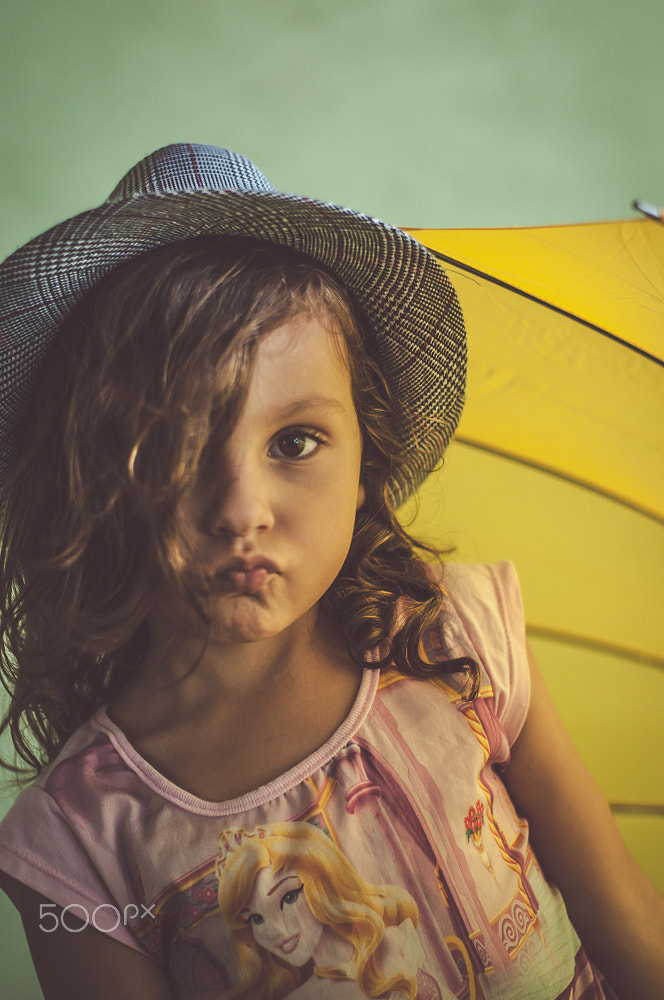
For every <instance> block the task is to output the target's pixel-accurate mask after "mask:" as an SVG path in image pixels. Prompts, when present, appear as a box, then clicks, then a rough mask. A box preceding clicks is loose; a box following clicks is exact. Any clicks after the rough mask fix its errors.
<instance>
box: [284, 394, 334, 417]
mask: <svg viewBox="0 0 664 1000" xmlns="http://www.w3.org/2000/svg"><path fill="white" fill-rule="evenodd" d="M302 410H330V411H333V412H336V413H343V414H345V413H346V412H347V410H346V407H345V406H344V405H343V403H342V402H340V401H339V400H338V399H336V398H335V397H334V396H302V397H301V398H300V399H296V400H295V402H293V403H291V405H290V406H285V407H284V409H283V410H280V411H279V415H280V416H282V417H293V416H296V415H297V414H298V413H300V412H301V411H302Z"/></svg>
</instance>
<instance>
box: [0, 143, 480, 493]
mask: <svg viewBox="0 0 664 1000" xmlns="http://www.w3.org/2000/svg"><path fill="white" fill-rule="evenodd" d="M211 234H212V235H224V236H248V237H253V238H254V239H258V240H264V241H267V242H270V243H276V244H279V245H281V246H286V247H290V248H292V249H294V250H298V251H300V252H301V253H303V254H306V255H307V256H308V257H311V258H313V259H314V260H316V261H319V262H320V263H321V264H323V265H324V266H325V267H326V268H328V270H330V271H331V272H332V273H333V274H335V275H336V276H337V277H338V278H339V280H340V281H341V282H342V283H343V284H344V285H345V286H346V287H347V288H348V289H349V290H350V291H351V293H352V294H353V295H354V296H355V297H356V299H357V300H358V302H359V303H360V305H361V307H362V308H363V310H364V314H365V317H366V319H367V320H368V322H369V324H370V325H371V327H372V329H373V332H374V334H375V337H376V342H377V346H378V352H379V357H380V362H381V365H382V368H383V372H384V374H385V377H386V379H387V381H388V382H389V384H390V385H391V387H392V389H393V391H394V392H395V394H396V396H397V397H398V398H399V399H400V401H401V403H402V405H403V407H404V410H405V412H406V414H407V415H408V418H409V419H408V420H407V421H406V426H404V428H403V435H404V445H405V453H406V462H407V466H408V469H407V470H405V474H404V473H403V472H402V473H401V474H400V475H398V476H397V477H396V478H395V481H394V483H393V490H392V492H393V497H394V499H395V500H396V501H397V502H400V501H402V500H403V499H405V497H406V495H407V493H408V491H409V490H410V489H411V488H412V486H413V485H415V484H419V483H420V482H421V481H422V480H423V479H424V478H425V476H426V475H428V473H429V472H431V471H432V469H433V468H434V466H435V465H436V464H437V462H438V461H439V459H440V457H441V455H442V453H443V451H444V449H445V447H446V446H447V444H448V442H449V440H450V438H451V437H452V435H453V433H454V431H455V429H456V426H457V423H458V420H459V417H460V415H461V410H462V407H463V401H464V391H465V381H466V338H465V330H464V324H463V317H462V315H461V310H460V307H459V303H458V301H457V297H456V294H455V292H454V289H453V287H452V285H451V283H450V281H449V279H448V277H447V275H446V274H445V272H444V271H443V269H442V268H441V266H440V264H439V263H438V262H437V261H436V259H435V258H434V257H433V256H432V255H431V254H430V253H429V252H428V251H427V250H426V249H425V248H424V247H423V246H422V245H421V244H419V243H417V242H416V241H415V240H413V239H412V238H411V237H409V236H407V235H406V234H405V233H403V232H401V230H399V229H395V228H393V227H391V226H387V225H385V223H383V222H380V221H379V220H376V219H371V218H369V217H367V216H364V215H361V214H359V213H357V212H353V211H351V210H350V209H345V208H341V207H339V206H336V205H328V204H325V203H323V202H318V201H313V200H310V199H305V198H300V197H297V196H294V195H285V194H280V193H278V192H276V191H275V190H274V189H273V188H272V186H271V185H270V183H269V181H267V179H266V178H265V177H264V176H263V174H261V173H260V171H258V170H257V168H256V167H255V166H254V165H253V164H252V163H251V162H250V161H249V160H247V159H245V158H244V157H241V156H238V155H237V154H234V153H231V152H229V151H228V150H224V149H217V148H216V147H211V146H197V145H178V146H168V147H166V148H165V149H162V150H158V151H157V152H156V153H154V154H152V155H151V156H148V157H146V159H145V160H143V161H141V163H139V164H138V165H137V166H136V167H134V168H133V169H132V170H131V171H130V172H129V173H128V174H127V175H126V177H125V178H123V180H122V181H121V182H120V184H119V185H118V187H117V188H116V189H115V191H114V192H113V194H112V195H111V197H110V198H109V199H108V201H106V202H105V203H104V204H103V205H101V206H100V207H99V208H95V209H92V210H91V211H88V212H83V213H82V214H81V215H77V216H75V217H74V218H72V219H69V220H67V221H66V222H63V223H61V224H60V225H58V226H55V227H54V228H53V229H50V230H48V232H46V233H43V234H42V235H41V236H38V237H36V238H35V239H34V240H31V241H30V242H29V243H27V244H26V245H25V246H24V247H21V248H20V249H19V250H17V251H16V252H15V253H14V254H12V255H11V256H10V257H9V258H7V260H5V261H4V262H3V263H2V264H0V488H1V486H2V484H3V483H4V482H5V481H6V479H7V475H8V473H9V471H10V469H11V467H12V465H13V463H14V462H15V461H16V458H17V454H18V449H19V448H20V427H21V422H22V419H23V417H24V415H25V412H26V410H27V408H28V407H29V405H30V399H31V389H32V385H33V381H34V378H35V375H36V372H37V370H38V368H39V365H40V363H41V361H42V359H43V357H44V354H45V352H46V350H47V348H48V345H49V343H50V342H51V339H52V338H53V337H54V336H55V334H56V332H57V330H58V328H59V327H60V325H61V323H62V321H63V320H64V318H65V317H66V316H67V315H68V314H69V313H70V311H71V310H72V308H73V307H74V306H75V305H76V304H77V303H78V302H79V300H80V299H81V298H82V297H83V295H84V294H85V293H86V292H87V291H88V290H89V289H90V288H91V287H92V286H93V285H94V284H95V282H97V281H98V280H99V279H100V278H101V277H103V276H104V275H105V274H107V273H108V272H109V271H111V270H113V269H114V268H115V267H117V266H118V265H119V264H122V263H123V262H124V261H126V260H128V259H130V258H132V257H136V256H138V255H139V254H141V253H144V252H145V251H147V250H151V249H153V248H154V247H157V246H161V245H163V244H166V243H174V242H177V241H179V240H186V239H190V238H192V237H195V236H200V235H211ZM408 473H410V474H408Z"/></svg>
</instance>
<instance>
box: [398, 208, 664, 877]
mask: <svg viewBox="0 0 664 1000" xmlns="http://www.w3.org/2000/svg"><path fill="white" fill-rule="evenodd" d="M408 231H409V232H410V233H411V234H412V235H413V236H414V237H415V238H416V239H418V240H420V241H421V242H422V243H424V244H425V245H426V246H428V247H429V248H430V249H431V250H433V251H434V252H435V253H436V254H437V255H438V256H439V257H440V258H441V259H442V260H443V261H444V262H445V264H446V266H447V268H448V270H449V272H450V274H451V276H452V279H453V281H454V284H455V287H456V289H457V291H458V294H459V298H460V300H461V305H462V307H463V310H464V314H465V316H466V322H467V327H468V336H469V386H468V402H467V407H466V410H465V412H464V415H463V417H462V420H461V424H460V427H459V432H458V435H457V438H456V441H455V442H454V443H453V445H452V446H451V447H450V449H449V451H448V454H447V457H446V460H445V469H444V472H442V471H437V472H435V473H434V474H433V475H432V476H431V477H429V479H428V480H427V482H426V483H425V484H424V486H423V487H422V489H421V491H420V494H419V501H418V502H419V509H418V511H417V513H416V515H415V520H414V522H413V531H414V532H415V533H416V534H420V535H424V536H426V537H428V538H430V539H433V540H435V541H437V542H438V543H439V544H443V545H455V546H456V551H455V553H454V556H453V558H455V559H461V560H465V561H490V560H493V559H501V558H511V559H513V561H514V562H515V563H516V566H517V569H518V571H519V575H520V578H521V582H522V588H523V592H524V601H525V607H526V619H527V627H528V633H529V638H530V640H531V644H532V646H533V648H534V650H535V653H536V655H537V657H538V659H539V661H540V664H541V666H542V670H543V672H544V674H545V676H546V679H547V682H548V685H549V688H550V690H551V692H552V694H553V696H554V698H555V699H556V701H557V703H558V707H559V709H560V712H561V715H562V716H563V719H564V720H565V722H566V724H567V726H568V729H569V730H570V732H571V734H572V736H573V738H574V740H575V742H576V744H577V746H578V748H579V750H580V751H581V753H582V755H583V757H584V758H585V760H586V762H587V763H588V765H589V767H590V768H591V770H592V771H593V773H594V774H595V777H596V779H597V780H598V782H599V784H600V786H601V787H602V789H603V791H604V793H605V795H606V796H607V798H608V799H609V801H610V803H611V805H612V808H613V810H614V814H615V815H616V818H617V820H618V822H619V824H620V826H621V829H622V832H623V836H624V837H625V839H626V841H627V843H628V845H629V847H630V849H631V850H632V853H633V854H634V855H635V857H636V858H637V860H639V861H640V863H641V864H642V866H643V867H644V868H645V869H646V871H647V872H648V874H649V875H650V877H651V878H652V879H653V881H655V882H656V883H657V884H658V885H659V887H660V888H661V889H663V890H664V862H663V861H662V859H661V845H662V844H663V843H664V773H663V770H664V769H663V768H662V764H664V727H663V726H662V723H661V719H660V716H661V710H662V707H663V706H664V615H663V614H662V611H661V607H660V606H661V599H662V583H663V582H664V532H663V531H662V525H663V524H664V226H663V225H661V224H660V223H658V222H655V221H649V220H647V219H634V220H630V221H623V222H610V223H597V224H590V225H580V226H555V227H545V228H530V229H494V230H477V229H474V230H422V229H418V230H408ZM414 509H415V508H414V505H412V504H411V505H409V507H407V508H406V509H405V512H404V513H405V516H407V517H409V518H410V517H411V516H413V512H414Z"/></svg>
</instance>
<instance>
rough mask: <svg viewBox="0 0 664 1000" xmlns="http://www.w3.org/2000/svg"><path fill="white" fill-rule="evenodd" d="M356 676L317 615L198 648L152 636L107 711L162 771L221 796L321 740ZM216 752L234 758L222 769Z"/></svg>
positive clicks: (275, 771) (336, 722)
mask: <svg viewBox="0 0 664 1000" xmlns="http://www.w3.org/2000/svg"><path fill="white" fill-rule="evenodd" d="M196 657H198V658H199V660H198V663H196ZM361 676H362V670H361V668H359V667H358V666H357V665H356V664H355V663H353V662H352V661H351V660H350V659H349V658H348V656H347V654H346V653H345V650H344V648H343V640H342V639H341V637H340V636H339V635H338V632H337V631H336V630H335V629H334V628H333V626H332V625H331V624H330V623H329V622H326V621H325V620H324V619H323V618H322V616H320V617H319V616H316V618H315V620H314V621H312V620H311V619H310V618H307V619H305V620H302V621H301V622H299V623H294V625H293V626H292V627H291V628H290V629H288V630H286V632H282V633H280V635H279V636H277V637H274V638H273V639H270V640H269V641H267V640H265V641H261V642H252V643H243V644H240V645H239V646H236V645H224V644H219V643H209V644H208V646H207V647H205V648H204V649H203V650H202V648H201V644H200V643H199V644H198V645H196V644H193V643H192V644H191V645H188V644H185V643H183V642H182V641H180V642H178V643H176V642H175V641H174V640H173V639H171V641H170V642H169V643H166V642H162V643H160V644H159V645H157V644H153V649H152V652H151V655H150V657H149V658H148V661H147V662H146V664H145V667H144V668H143V670H142V671H141V673H140V674H139V675H138V676H137V678H136V680H135V681H134V682H133V683H132V684H131V685H130V686H128V687H127V688H126V689H125V690H124V691H123V693H122V694H121V695H120V697H119V698H117V699H116V700H115V702H113V703H112V704H111V705H110V706H109V714H110V716H111V718H112V719H113V720H114V721H115V722H116V723H117V724H118V725H119V726H120V728H121V729H123V730H124V732H125V735H126V736H127V737H128V739H129V740H130V742H131V743H132V744H133V745H134V747H135V749H136V750H137V751H138V753H139V754H141V756H143V757H144V758H145V759H146V760H147V761H148V762H149V763H151V764H152V765H153V766H154V767H155V768H156V769H157V770H158V771H159V772H160V773H161V774H163V775H164V776H165V777H167V778H168V779H169V780H171V781H172V782H173V783H174V784H176V785H178V786H179V787H180V788H183V789H185V790H186V791H188V792H191V793H192V794H194V795H197V796H198V797H199V798H202V799H206V800H208V801H214V802H220V801H225V800H227V799H230V798H236V797H238V796H241V795H243V794H245V793H247V792H249V791H253V790H254V789H255V788H258V787H259V786H260V785H263V784H266V783H267V782H269V781H270V780H272V779H273V778H276V777H278V776H279V775H280V774H283V773H284V772H285V771H287V770H289V769H290V768H292V767H294V766H295V765H296V764H298V763H300V762H301V761H303V760H304V759H305V758H306V757H308V756H309V755H310V754H312V753H313V752H314V751H315V750H317V749H319V747H321V746H322V745H323V744H324V743H325V742H327V740H328V739H329V738H330V737H331V736H332V735H333V733H334V732H335V731H336V729H337V728H338V727H339V726H340V725H341V723H342V722H343V721H344V719H345V718H346V716H347V715H348V712H349V711H350V709H351V707H352V705H353V702H354V700H355V698H356V696H357V691H358V688H359V685H360V682H361ZM220 760H229V761H230V760H232V762H233V766H232V768H230V769H228V770H224V769H220V767H219V761H220Z"/></svg>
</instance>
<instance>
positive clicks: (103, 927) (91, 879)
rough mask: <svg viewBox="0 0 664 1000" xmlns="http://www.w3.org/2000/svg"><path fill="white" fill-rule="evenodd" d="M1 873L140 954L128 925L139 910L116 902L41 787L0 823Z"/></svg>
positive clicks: (20, 800) (32, 787)
mask: <svg viewBox="0 0 664 1000" xmlns="http://www.w3.org/2000/svg"><path fill="white" fill-rule="evenodd" d="M0 869H1V870H3V871H6V872H7V873H8V874H9V875H11V876H12V877H13V878H15V879H17V880H18V881H19V882H22V883H23V884H24V885H27V886H28V887H29V888H31V889H34V890H35V891H36V892H39V893H40V894H41V895H43V896H46V897H47V898H48V899H49V900H51V901H52V902H54V903H56V904H57V905H58V906H59V907H62V908H63V910H65V911H66V914H67V913H71V916H72V918H78V919H80V920H83V921H87V922H88V923H89V924H90V925H91V926H93V927H95V928H96V929H97V930H98V931H101V932H103V933H106V934H110V935H111V936H112V937H114V938H116V939H117V940H119V941H121V942H122V943H123V944H127V945H129V946H130V947H132V948H134V949H136V950H138V951H143V949H142V948H141V946H140V945H139V943H138V941H137V939H136V938H135V936H134V935H133V934H132V932H131V930H130V929H129V926H128V920H129V919H130V918H132V917H134V915H135V914H134V913H133V909H137V907H134V908H132V909H131V910H130V908H129V907H126V906H123V905H122V904H120V903H118V901H116V900H115V899H114V897H113V895H112V893H111V892H110V890H109V889H108V887H107V886H106V885H105V883H104V881H103V879H102V877H101V875H100V874H99V872H98V871H97V870H96V869H95V867H94V865H93V864H92V862H91V859H90V857H89V856H88V854H87V852H86V850H85V849H84V847H83V845H82V844H81V843H80V841H79V838H78V835H77V831H76V829H74V828H72V826H71V825H70V823H69V822H68V820H67V818H66V817H65V815H64V814H63V813H62V812H61V810H60V808H59V806H58V804H57V802H56V801H55V800H54V798H53V797H52V796H51V795H49V794H48V792H46V791H45V790H44V789H43V788H42V787H40V786H39V784H33V785H30V786H29V787H28V788H26V789H24V790H23V791H22V792H21V793H20V795H19V796H18V798H17V799H16V801H15V802H14V804H13V805H12V807H11V808H10V810H9V812H8V813H7V815H6V816H5V817H4V819H3V820H2V822H1V823H0ZM126 911H129V912H126ZM66 914H63V919H64V920H66ZM73 922H74V920H72V924H73ZM52 923H53V917H52V915H51V919H50V920H49V919H48V916H45V917H44V924H45V926H46V927H47V929H50V928H51V927H52Z"/></svg>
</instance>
